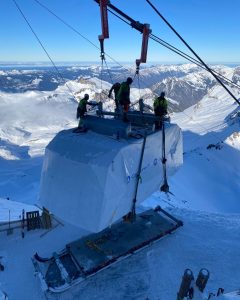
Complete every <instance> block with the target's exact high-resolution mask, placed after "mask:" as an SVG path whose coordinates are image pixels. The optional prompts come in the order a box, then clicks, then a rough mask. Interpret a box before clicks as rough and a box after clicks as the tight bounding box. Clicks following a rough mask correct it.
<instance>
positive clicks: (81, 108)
mask: <svg viewBox="0 0 240 300" xmlns="http://www.w3.org/2000/svg"><path fill="white" fill-rule="evenodd" d="M88 99H89V95H88V94H85V95H84V98H83V99H81V100H80V101H79V104H78V108H77V119H78V118H80V120H79V123H78V128H81V127H82V126H83V118H84V115H85V113H86V112H87V105H92V106H96V105H97V103H92V102H89V101H88Z"/></svg>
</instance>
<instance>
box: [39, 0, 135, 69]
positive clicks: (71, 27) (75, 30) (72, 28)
mask: <svg viewBox="0 0 240 300" xmlns="http://www.w3.org/2000/svg"><path fill="white" fill-rule="evenodd" d="M34 1H35V2H36V3H37V4H38V5H40V6H41V7H42V8H44V9H45V10H47V11H48V12H49V13H50V14H52V15H53V16H54V17H55V18H57V19H58V20H59V21H60V22H62V23H63V24H65V25H66V26H67V27H68V28H70V29H71V30H72V31H74V32H75V33H76V34H78V35H79V36H81V37H82V38H83V39H84V40H86V41H87V42H88V43H90V44H91V45H92V46H94V47H95V48H96V49H98V50H100V48H99V47H98V46H97V45H96V44H94V43H93V42H92V41H90V40H89V39H88V38H86V37H85V36H84V35H83V34H81V33H80V32H79V31H78V30H77V29H75V28H74V27H73V26H71V25H70V24H69V23H67V22H66V21H65V20H63V19H62V18H61V17H59V16H58V15H56V14H55V13H54V12H53V11H52V10H50V9H49V8H48V7H47V6H46V5H44V4H42V3H41V2H40V1H38V0H34ZM105 55H106V56H107V57H109V58H110V59H111V60H112V61H113V62H115V63H116V64H117V65H119V66H120V67H121V68H123V69H125V70H127V71H128V72H131V71H130V70H129V69H127V68H126V67H124V66H123V65H121V64H120V63H119V62H118V61H117V60H115V59H114V58H113V57H111V56H110V55H109V54H107V53H105Z"/></svg>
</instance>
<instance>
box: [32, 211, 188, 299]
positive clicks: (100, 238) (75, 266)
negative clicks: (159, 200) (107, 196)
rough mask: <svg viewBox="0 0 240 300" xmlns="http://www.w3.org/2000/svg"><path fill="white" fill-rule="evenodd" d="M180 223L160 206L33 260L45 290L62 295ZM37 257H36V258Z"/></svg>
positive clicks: (171, 230) (154, 240)
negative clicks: (57, 251) (132, 219)
mask: <svg viewBox="0 0 240 300" xmlns="http://www.w3.org/2000/svg"><path fill="white" fill-rule="evenodd" d="M182 225H183V223H182V222H181V221H179V220H177V219H176V218H174V217H173V216H171V215H170V214H169V213H168V212H166V211H165V210H163V209H162V208H160V207H157V208H156V209H154V210H153V209H150V210H148V211H145V212H143V213H141V214H138V215H136V219H135V221H134V222H127V221H121V222H118V223H116V224H114V225H113V226H112V227H111V228H107V229H105V230H103V231H102V232H99V233H96V234H90V235H88V236H84V237H82V238H80V239H79V240H77V241H74V242H72V243H70V244H68V245H66V248H65V249H64V250H63V251H62V252H61V253H58V254H57V253H53V256H52V257H51V258H50V259H48V260H46V261H44V260H43V261H41V259H40V260H39V259H36V257H34V258H32V261H33V264H34V267H35V271H36V273H37V274H38V276H39V278H40V281H41V285H42V289H43V290H44V291H49V292H54V293H61V292H63V291H65V290H67V289H69V288H71V287H72V286H74V285H76V284H79V283H80V282H82V281H83V280H85V279H86V278H88V277H89V276H92V275H94V274H96V273H97V272H99V271H101V270H103V269H105V268H107V267H109V266H111V265H112V264H114V263H116V262H118V261H119V260H122V259H123V258H126V257H128V256H130V255H132V254H134V253H135V252H137V251H139V250H141V249H143V248H145V247H147V246H149V245H151V244H152V243H154V242H156V241H158V240H159V239H160V238H162V237H163V236H165V235H167V234H169V233H171V232H173V231H174V230H176V229H177V228H178V227H179V226H182ZM38 257H39V256H38Z"/></svg>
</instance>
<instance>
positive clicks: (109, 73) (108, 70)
mask: <svg viewBox="0 0 240 300" xmlns="http://www.w3.org/2000/svg"><path fill="white" fill-rule="evenodd" d="M104 62H105V65H106V69H107V72H108V75H109V77H110V80H111V83H112V84H113V79H112V75H111V72H110V69H109V67H108V64H107V61H106V59H104Z"/></svg>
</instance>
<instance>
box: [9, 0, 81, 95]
mask: <svg viewBox="0 0 240 300" xmlns="http://www.w3.org/2000/svg"><path fill="white" fill-rule="evenodd" d="M12 1H13V3H14V4H15V6H16V7H17V9H18V11H19V12H20V14H21V15H22V17H23V18H24V20H25V22H26V23H27V25H28V27H29V28H30V30H31V32H32V33H33V35H34V36H35V38H36V40H37V41H38V43H39V44H40V46H41V47H42V49H43V51H44V52H45V54H46V55H47V57H48V58H49V60H50V62H51V63H52V65H53V67H54V69H55V70H56V73H57V74H58V76H60V78H61V79H62V81H63V83H65V85H66V87H67V88H68V90H69V92H70V94H72V96H73V97H74V99H75V100H76V101H77V98H76V97H75V95H74V93H73V91H72V90H71V88H70V87H69V86H68V84H67V83H66V82H65V80H64V78H63V76H62V74H61V73H60V71H59V69H58V68H57V66H56V64H55V63H54V61H53V60H52V58H51V56H50V54H49V53H48V51H47V50H46V48H45V47H44V45H43V43H42V42H41V40H40V39H39V37H38V35H37V34H36V32H35V31H34V29H33V27H32V26H31V24H30V23H29V21H28V19H27V18H26V16H25V14H24V13H23V11H22V10H21V8H20V6H19V5H18V3H17V2H16V0H12Z"/></svg>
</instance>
